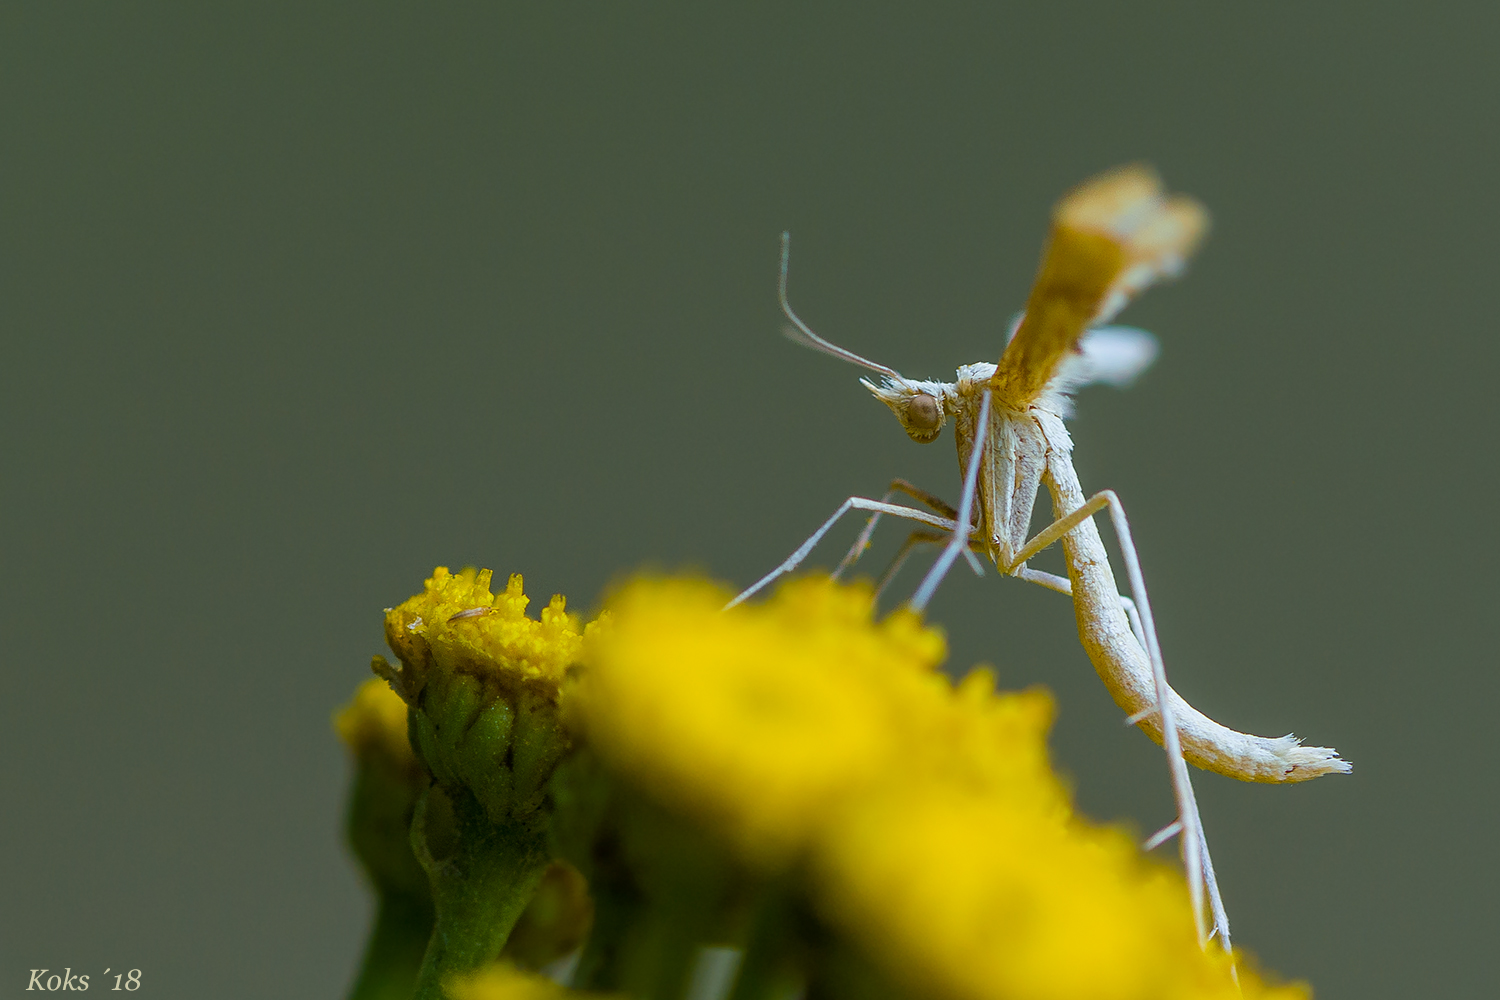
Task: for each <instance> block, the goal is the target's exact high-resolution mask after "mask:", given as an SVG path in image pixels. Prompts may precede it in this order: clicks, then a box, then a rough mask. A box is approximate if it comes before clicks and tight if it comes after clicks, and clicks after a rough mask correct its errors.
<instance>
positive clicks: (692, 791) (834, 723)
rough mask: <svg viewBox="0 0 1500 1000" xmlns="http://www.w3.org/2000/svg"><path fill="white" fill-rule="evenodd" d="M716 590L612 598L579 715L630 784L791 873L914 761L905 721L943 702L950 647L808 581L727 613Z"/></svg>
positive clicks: (663, 585) (640, 588)
mask: <svg viewBox="0 0 1500 1000" xmlns="http://www.w3.org/2000/svg"><path fill="white" fill-rule="evenodd" d="M728 596H729V595H728V594H727V593H726V592H725V591H723V590H721V589H720V588H718V587H716V586H713V585H711V584H708V583H705V582H701V581H691V580H688V581H684V580H646V581H638V582H636V583H633V584H631V585H630V586H628V587H627V588H625V589H624V590H623V591H622V592H620V593H619V594H618V595H616V597H615V599H614V600H613V601H611V602H610V610H611V619H610V622H609V627H607V628H605V629H602V630H601V631H600V633H599V634H598V636H597V641H596V642H592V643H591V644H590V647H589V649H588V651H587V652H586V654H585V663H586V667H587V669H586V671H585V674H584V678H583V680H582V682H581V683H580V684H579V686H578V688H577V690H576V691H574V692H572V693H571V694H570V710H572V711H573V712H574V716H575V717H576V720H577V723H578V724H579V726H580V727H581V729H582V731H583V732H584V733H585V734H586V737H587V739H588V741H589V744H590V746H591V747H592V748H593V749H594V750H595V752H596V753H598V754H599V756H600V757H601V759H603V761H604V762H605V764H606V766H607V767H609V768H610V769H611V770H612V771H614V772H615V773H616V774H618V775H620V776H621V777H623V778H624V779H625V780H626V781H627V782H628V783H630V784H631V785H633V786H634V787H637V788H639V789H640V790H642V791H643V792H645V793H646V794H647V795H648V796H649V797H651V798H653V799H655V800H656V801H658V802H660V803H662V804H663V805H665V806H667V807H668V808H670V809H672V810H674V811H676V812H678V813H679V814H681V815H686V816H688V817H690V818H691V819H693V820H694V821H696V822H697V823H699V824H702V825H705V826H706V827H707V828H708V829H709V830H710V831H712V832H714V833H715V834H717V835H718V836H719V837H721V838H722V839H723V840H725V841H727V842H728V843H729V844H730V845H731V846H732V847H733V848H735V849H736V850H737V851H738V852H739V853H740V854H741V855H742V856H743V857H744V858H745V859H747V860H749V861H751V862H752V863H755V864H760V865H769V866H773V867H774V866H777V865H780V864H782V863H785V862H786V861H787V860H789V859H790V858H791V857H792V856H793V855H794V854H796V853H797V852H798V851H800V850H801V849H802V847H803V846H804V845H805V843H806V841H807V838H808V835H809V832H810V830H811V829H812V827H813V826H814V825H815V824H816V823H817V822H819V821H820V817H821V816H823V815H824V814H825V813H826V812H827V810H828V809H829V808H830V805H831V804H832V803H833V802H836V801H837V800H838V799H839V798H841V797H842V796H844V795H846V794H848V793H849V791H850V790H851V789H854V788H858V787H860V786H862V785H864V784H866V783H868V782H870V781H872V780H874V779H875V778H877V777H878V776H879V775H880V774H881V773H882V771H883V770H884V769H886V768H887V767H889V766H890V761H891V760H892V758H893V757H894V756H896V755H898V754H899V753H900V751H901V746H900V734H901V733H902V732H904V731H906V730H907V729H909V727H907V726H904V725H903V724H902V721H901V717H902V716H903V715H905V714H906V713H909V712H911V711H912V710H913V707H914V706H916V705H920V704H922V703H925V702H931V701H933V700H934V699H938V698H941V697H942V693H943V692H944V691H945V690H946V689H947V688H948V682H947V680H946V678H944V677H943V676H942V675H940V674H936V673H934V672H933V670H932V668H933V667H934V666H935V665H936V664H937V663H938V662H939V661H940V660H941V659H942V657H943V653H944V643H943V639H942V636H941V635H940V634H939V633H937V632H936V631H934V630H932V629H928V628H924V627H923V626H922V625H921V624H920V622H919V621H918V620H917V619H916V618H915V617H914V616H911V615H908V614H904V613H902V614H896V615H893V616H891V617H889V618H887V619H886V620H885V621H883V622H880V623H878V624H877V623H875V622H873V621H872V613H873V599H872V594H871V592H870V590H869V589H868V588H867V587H860V586H839V585H837V584H834V583H832V582H831V581H828V580H827V579H805V580H800V581H796V582H794V583H791V584H789V585H787V586H785V587H783V588H782V589H781V590H780V591H779V592H778V594H777V595H776V596H775V597H774V598H773V599H772V600H771V601H769V602H768V603H767V604H764V605H759V606H746V607H739V608H736V609H734V610H732V611H728V612H725V611H723V610H722V609H723V607H724V603H725V601H726V600H727V599H728Z"/></svg>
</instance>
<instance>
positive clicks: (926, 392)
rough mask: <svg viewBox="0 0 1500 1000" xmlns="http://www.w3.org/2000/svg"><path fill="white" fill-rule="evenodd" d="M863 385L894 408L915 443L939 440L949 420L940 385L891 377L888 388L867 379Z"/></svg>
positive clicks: (888, 379)
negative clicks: (939, 435)
mask: <svg viewBox="0 0 1500 1000" xmlns="http://www.w3.org/2000/svg"><path fill="white" fill-rule="evenodd" d="M860 382H861V383H862V384H863V385H864V387H865V388H866V389H869V390H870V393H871V395H873V396H874V397H875V398H876V399H878V400H880V401H881V402H882V403H884V404H885V405H886V406H889V407H890V408H891V412H892V413H894V414H895V415H896V419H897V420H899V421H901V426H902V428H903V429H905V431H906V434H907V436H908V437H910V438H911V439H912V440H913V441H916V442H918V443H920V444H926V443H927V442H929V441H934V440H936V439H937V436H938V434H939V433H940V432H941V431H942V429H943V424H944V423H946V422H947V420H948V412H947V408H946V407H945V406H944V403H943V396H944V393H943V391H942V387H941V386H939V385H936V384H933V383H927V382H907V381H906V380H904V379H902V380H899V381H898V380H897V379H891V378H887V379H886V380H885V384H884V385H876V384H875V383H874V382H871V381H870V380H869V379H863V378H862V379H860Z"/></svg>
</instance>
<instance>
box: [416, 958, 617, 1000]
mask: <svg viewBox="0 0 1500 1000" xmlns="http://www.w3.org/2000/svg"><path fill="white" fill-rule="evenodd" d="M444 992H445V993H447V995H448V996H449V997H450V998H451V1000H565V998H568V997H572V998H574V1000H588V998H590V997H593V998H596V1000H598V998H603V997H606V996H609V994H606V993H584V992H580V991H578V990H570V989H567V988H566V987H563V986H559V985H558V984H557V983H555V982H553V981H552V980H550V979H548V978H547V977H546V976H543V975H539V974H537V973H535V972H523V971H522V970H520V969H518V968H516V967H515V966H513V965H510V964H509V963H506V962H497V963H495V964H493V965H489V966H486V967H485V968H483V969H481V970H479V971H478V972H476V973H473V974H471V975H467V976H455V977H453V978H452V979H449V980H448V981H447V982H446V983H445V984H444Z"/></svg>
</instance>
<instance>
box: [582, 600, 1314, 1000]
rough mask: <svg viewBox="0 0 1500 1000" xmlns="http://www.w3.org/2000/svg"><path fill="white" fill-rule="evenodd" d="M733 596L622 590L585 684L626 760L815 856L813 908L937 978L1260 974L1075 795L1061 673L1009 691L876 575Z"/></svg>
mask: <svg viewBox="0 0 1500 1000" xmlns="http://www.w3.org/2000/svg"><path fill="white" fill-rule="evenodd" d="M727 596H728V595H727V594H726V593H725V592H723V591H721V590H720V589H718V588H716V587H714V586H712V585H710V584H707V583H704V582H698V581H682V580H675V581H674V580H646V581H638V582H635V583H633V584H631V585H629V586H628V587H627V588H625V589H624V590H623V591H621V592H620V593H619V594H618V595H617V596H616V598H615V599H614V600H613V601H612V602H611V603H610V608H611V617H610V618H609V620H608V623H607V625H606V626H605V627H603V628H601V629H600V630H599V631H598V632H597V634H595V635H594V636H593V637H592V639H591V641H590V642H589V643H588V644H586V650H585V654H584V662H585V665H586V670H585V672H584V674H583V677H582V679H581V681H580V682H579V684H578V685H577V686H576V687H575V688H574V689H572V690H571V691H570V692H569V694H568V695H567V700H566V703H565V704H566V710H567V712H568V713H570V718H572V719H573V720H574V722H575V724H576V725H577V726H578V727H579V728H580V730H581V731H582V733H583V734H584V736H585V738H586V740H587V741H588V742H589V744H590V745H591V747H592V748H593V749H594V751H595V752H596V753H597V754H598V755H599V757H600V758H601V759H602V760H603V762H604V763H605V765H606V766H607V767H608V768H609V769H610V770H611V771H612V772H613V773H615V774H616V775H617V776H618V777H619V778H621V779H622V780H624V781H625V782H626V783H627V784H629V785H630V786H632V787H633V788H635V789H637V790H638V791H640V792H643V793H645V794H646V795H647V796H648V797H649V798H651V799H653V800H655V801H657V802H658V803H660V804H661V805H663V806H665V807H667V808H668V809H669V810H670V811H672V812H674V813H675V814H676V815H678V816H681V817H684V818H686V819H687V820H688V821H690V822H691V823H693V824H694V825H696V826H698V827H699V828H701V829H704V830H706V831H707V832H708V833H709V834H710V835H712V836H713V837H715V838H716V839H717V840H719V841H720V842H721V843H724V844H726V845H727V846H729V847H730V848H731V850H732V851H734V852H735V854H736V855H737V856H738V857H739V858H740V859H741V861H744V862H749V863H750V864H751V866H752V867H758V868H760V869H762V870H764V869H768V868H769V869H785V868H787V867H789V866H791V865H793V864H794V863H799V862H800V863H802V864H803V868H802V869H801V870H802V871H803V872H805V873H806V874H807V876H808V880H807V883H806V884H807V888H806V890H805V891H806V892H807V893H808V896H809V898H810V900H811V903H812V905H813V908H814V909H815V910H816V911H817V912H818V913H819V914H820V915H821V916H822V917H823V918H824V920H826V921H827V923H828V924H829V926H830V927H831V928H832V929H834V930H835V931H836V932H837V933H838V934H839V935H840V936H842V937H843V938H844V939H845V940H847V941H849V942H850V943H852V944H853V945H854V946H855V947H856V948H857V949H858V950H859V951H860V952H862V953H863V954H865V955H866V956H867V957H868V959H869V961H870V962H871V963H872V964H874V965H875V966H876V967H877V968H880V969H882V970H884V972H885V973H886V974H887V975H889V976H890V977H891V978H892V980H893V981H895V982H896V983H899V984H901V985H903V986H904V987H906V988H907V989H908V990H910V991H911V992H912V993H913V994H914V995H920V996H924V997H926V996H936V997H942V998H946V1000H991V998H993V1000H1008V998H1017V1000H1019V998H1037V1000H1068V998H1085V997H1087V998H1091V1000H1094V998H1097V1000H1127V998H1141V1000H1145V998H1152V1000H1175V998H1188V997H1203V998H1211V997H1224V998H1226V1000H1228V998H1232V997H1237V996H1239V995H1240V993H1239V992H1238V988H1237V987H1236V985H1235V981H1234V976H1233V970H1232V969H1231V966H1230V961H1229V959H1228V957H1227V956H1224V955H1222V954H1221V953H1219V952H1217V951H1207V952H1206V951H1204V950H1203V949H1202V948H1200V946H1199V944H1198V940H1197V935H1196V932H1195V929H1194V924H1193V919H1192V911H1191V907H1190V905H1189V901H1188V895H1187V889H1186V886H1185V884H1184V882H1183V879H1182V877H1181V875H1180V874H1179V873H1177V872H1175V871H1174V870H1172V869H1170V868H1168V867H1166V866H1165V865H1161V864H1158V863H1156V862H1153V861H1150V860H1149V859H1146V858H1145V857H1144V856H1143V855H1142V854H1141V852H1140V851H1139V849H1138V848H1137V847H1136V846H1135V844H1134V843H1133V841H1132V840H1131V839H1130V838H1128V837H1127V836H1126V835H1125V834H1124V833H1123V832H1121V831H1119V830H1115V829H1111V828H1105V827H1097V826H1092V825H1090V824H1088V823H1086V822H1085V821H1083V820H1081V819H1079V818H1077V817H1076V816H1075V815H1074V814H1073V811H1072V808H1071V804H1070V801H1069V796H1068V792H1067V789H1066V787H1065V785H1064V783H1063V782H1062V781H1061V780H1060V779H1059V778H1058V777H1057V775H1056V774H1055V772H1054V771H1053V770H1052V767H1051V764H1050V761H1049V758H1048V754H1047V748H1046V736H1047V731H1048V728H1049V727H1050V724H1051V721H1052V716H1053V705H1052V700H1051V698H1050V696H1049V695H1047V694H1046V693H1045V692H1043V691H1036V690H1033V691H1026V692H1021V693H997V692H996V691H995V690H994V679H993V675H992V674H991V673H990V672H989V671H988V670H976V671H974V672H972V673H971V674H969V675H968V676H967V677H966V678H965V679H964V680H963V681H962V682H961V683H959V684H958V685H957V686H955V685H953V684H951V683H950V682H949V681H948V679H947V678H946V677H945V676H944V675H943V674H941V673H938V672H936V671H935V670H934V669H933V668H934V667H935V666H936V665H937V664H938V663H939V662H940V660H941V659H942V657H943V654H944V643H943V639H942V637H941V635H940V634H939V633H938V632H937V631H935V630H933V629H931V628H927V627H924V626H923V625H922V623H921V622H920V620H919V619H918V618H917V617H915V616H914V615H912V614H909V613H906V612H897V613H895V614H892V615H890V616H889V617H887V618H886V619H884V620H883V621H880V622H876V621H874V620H873V600H872V596H871V593H870V590H869V589H868V588H867V587H864V586H859V585H853V586H843V585H838V584H835V583H833V582H831V581H829V580H828V579H826V578H807V579H802V580H799V581H794V582H792V583H789V584H787V585H785V586H784V587H782V588H781V590H780V591H778V593H777V594H776V595H775V596H774V597H773V598H772V599H771V600H769V601H768V602H767V603H765V604H763V605H759V606H741V607H738V608H735V609H733V610H731V611H728V612H725V611H722V610H721V609H722V608H723V605H724V602H725V600H726V598H727ZM1242 980H1243V987H1244V995H1245V996H1275V997H1282V998H1292V997H1303V996H1305V995H1306V992H1305V990H1304V989H1303V988H1302V987H1300V986H1294V987H1287V988H1282V989H1278V990H1271V991H1267V989H1266V988H1265V987H1263V985H1262V984H1261V982H1260V980H1259V979H1258V978H1257V977H1256V976H1255V975H1254V974H1253V973H1251V972H1248V971H1246V972H1244V973H1243V974H1242Z"/></svg>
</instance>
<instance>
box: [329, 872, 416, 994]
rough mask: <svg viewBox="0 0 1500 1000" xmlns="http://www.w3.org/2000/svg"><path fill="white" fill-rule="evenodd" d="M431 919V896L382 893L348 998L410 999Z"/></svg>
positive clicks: (414, 987)
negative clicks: (373, 923)
mask: <svg viewBox="0 0 1500 1000" xmlns="http://www.w3.org/2000/svg"><path fill="white" fill-rule="evenodd" d="M432 920H433V915H432V903H431V901H430V900H426V899H420V898H415V897H412V896H408V895H405V894H402V893H385V894H383V895H382V896H381V897H380V903H379V906H378V908H377V909H376V912H375V926H374V928H372V929H371V931H370V941H369V943H368V944H367V945H366V946H365V957H364V961H363V962H362V963H361V964H360V969H359V975H358V977H356V979H355V980H354V987H353V988H352V989H351V990H350V991H349V1000H411V995H412V991H413V990H414V989H416V985H417V970H418V969H420V968H421V966H422V955H423V953H424V952H425V951H426V950H427V942H428V940H429V939H430V938H431V937H432Z"/></svg>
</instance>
